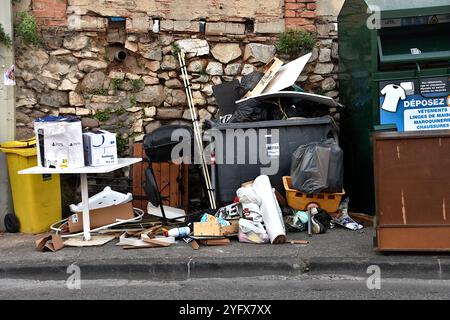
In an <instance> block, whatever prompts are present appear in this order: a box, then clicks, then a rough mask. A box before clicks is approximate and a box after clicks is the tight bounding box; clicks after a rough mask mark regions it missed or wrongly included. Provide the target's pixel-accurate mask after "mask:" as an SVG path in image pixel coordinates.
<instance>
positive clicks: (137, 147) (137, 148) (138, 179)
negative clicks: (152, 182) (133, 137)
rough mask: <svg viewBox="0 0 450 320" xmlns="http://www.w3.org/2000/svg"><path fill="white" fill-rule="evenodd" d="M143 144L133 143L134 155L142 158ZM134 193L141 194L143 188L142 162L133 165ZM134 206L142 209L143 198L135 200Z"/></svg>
mask: <svg viewBox="0 0 450 320" xmlns="http://www.w3.org/2000/svg"><path fill="white" fill-rule="evenodd" d="M142 154H143V145H142V143H135V144H134V145H133V156H134V157H136V158H142ZM132 170H133V195H136V196H141V195H142V194H143V190H142V162H139V163H137V164H135V165H133V169H132ZM133 206H134V207H136V208H140V209H142V200H133Z"/></svg>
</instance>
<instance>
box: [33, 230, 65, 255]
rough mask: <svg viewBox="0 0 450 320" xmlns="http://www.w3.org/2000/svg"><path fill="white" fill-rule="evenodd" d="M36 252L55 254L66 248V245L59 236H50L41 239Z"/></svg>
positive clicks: (37, 243)
mask: <svg viewBox="0 0 450 320" xmlns="http://www.w3.org/2000/svg"><path fill="white" fill-rule="evenodd" d="M35 244H36V250H38V251H42V252H44V251H51V252H55V251H58V250H60V249H62V248H63V247H64V243H63V241H62V238H61V236H60V235H59V234H50V235H47V236H45V237H42V238H39V239H37V240H36V242H35Z"/></svg>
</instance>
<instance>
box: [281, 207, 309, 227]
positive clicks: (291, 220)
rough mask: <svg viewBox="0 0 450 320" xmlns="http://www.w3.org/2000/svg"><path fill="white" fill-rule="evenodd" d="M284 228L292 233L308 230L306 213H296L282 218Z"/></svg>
mask: <svg viewBox="0 0 450 320" xmlns="http://www.w3.org/2000/svg"><path fill="white" fill-rule="evenodd" d="M283 219H284V223H285V224H286V228H287V229H288V230H289V231H293V232H302V231H305V230H306V229H308V213H306V212H305V211H297V212H295V213H294V214H292V215H288V216H285V217H283Z"/></svg>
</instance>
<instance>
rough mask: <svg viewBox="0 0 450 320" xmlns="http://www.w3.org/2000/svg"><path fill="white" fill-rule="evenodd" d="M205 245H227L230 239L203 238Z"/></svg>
mask: <svg viewBox="0 0 450 320" xmlns="http://www.w3.org/2000/svg"><path fill="white" fill-rule="evenodd" d="M203 241H204V243H205V244H206V245H207V246H227V245H229V244H230V239H228V238H225V239H208V240H203Z"/></svg>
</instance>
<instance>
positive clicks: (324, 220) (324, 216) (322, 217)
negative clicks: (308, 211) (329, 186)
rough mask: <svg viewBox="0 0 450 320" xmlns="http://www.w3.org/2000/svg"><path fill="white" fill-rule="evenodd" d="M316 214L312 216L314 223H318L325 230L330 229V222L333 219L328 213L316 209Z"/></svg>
mask: <svg viewBox="0 0 450 320" xmlns="http://www.w3.org/2000/svg"><path fill="white" fill-rule="evenodd" d="M317 211H318V212H317V213H316V214H315V215H314V218H315V219H316V221H318V222H320V223H321V224H322V225H323V226H324V227H325V228H326V229H331V222H332V221H333V217H331V216H330V215H329V214H328V212H326V211H325V210H323V209H321V208H318V209H317Z"/></svg>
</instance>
